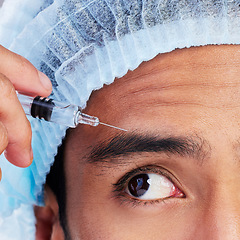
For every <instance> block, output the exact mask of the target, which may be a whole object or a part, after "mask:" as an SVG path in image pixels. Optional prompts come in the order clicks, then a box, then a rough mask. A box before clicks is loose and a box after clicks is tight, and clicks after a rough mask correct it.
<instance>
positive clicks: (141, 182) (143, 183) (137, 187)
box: [128, 174, 149, 197]
mask: <svg viewBox="0 0 240 240" xmlns="http://www.w3.org/2000/svg"><path fill="white" fill-rule="evenodd" d="M148 179H149V177H148V174H139V175H136V176H135V177H133V178H132V179H131V180H130V181H129V183H128V189H129V192H130V193H131V194H132V196H134V197H141V196H142V195H143V194H144V193H145V192H146V191H147V190H148V188H149V183H148V181H147V180H148Z"/></svg>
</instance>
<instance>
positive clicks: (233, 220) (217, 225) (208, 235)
mask: <svg viewBox="0 0 240 240" xmlns="http://www.w3.org/2000/svg"><path fill="white" fill-rule="evenodd" d="M239 187H240V182H239V181H238V182H236V181H234V180H228V181H224V180H223V181H221V183H219V184H218V185H217V186H216V187H215V189H214V190H213V192H212V194H211V196H210V197H209V198H208V200H209V201H208V200H207V201H208V203H207V204H206V209H205V211H204V212H205V214H204V218H203V219H204V223H203V225H204V228H205V230H206V231H203V232H205V234H204V235H205V239H212V240H213V239H221V240H228V239H229V240H230V239H231V240H235V239H240V191H239Z"/></svg>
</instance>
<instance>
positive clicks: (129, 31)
mask: <svg viewBox="0 0 240 240" xmlns="http://www.w3.org/2000/svg"><path fill="white" fill-rule="evenodd" d="M239 6H240V1H234V0H228V1H223V0H210V1H199V0H131V1H129V0H34V1H32V0H21V1H20V0H5V2H4V4H3V7H2V9H1V10H0V16H1V25H0V44H2V45H3V46H5V47H7V48H9V49H10V50H12V51H14V52H16V53H18V54H20V55H22V56H24V57H26V58H27V59H28V60H29V61H31V62H32V63H33V64H34V66H35V67H36V68H38V69H39V70H40V71H42V72H44V73H45V74H46V75H47V76H48V77H49V78H50V79H51V81H52V84H53V92H52V95H51V97H52V98H54V99H56V100H59V101H68V102H71V103H73V104H77V105H79V106H81V107H82V108H84V107H85V106H86V103H87V100H88V99H89V97H90V94H91V92H92V91H93V90H96V89H100V88H101V87H102V86H103V85H104V84H111V83H112V82H113V81H114V79H115V78H116V77H122V76H124V75H125V74H126V73H127V71H128V70H134V69H136V68H137V67H138V66H139V64H140V63H141V62H143V61H148V60H150V59H152V58H154V57H155V56H156V55H157V54H159V53H165V52H170V51H172V50H174V49H176V48H185V47H191V46H203V45H209V44H239V43H240V7H239ZM29 120H30V122H31V125H32V130H33V140H32V145H33V151H34V161H33V164H32V165H31V166H30V167H29V168H27V169H20V168H17V167H14V166H12V165H11V164H10V163H8V162H7V161H6V159H4V157H3V156H1V158H2V159H1V160H0V166H1V168H2V170H3V174H4V175H3V179H2V182H1V184H0V215H1V216H2V218H3V217H7V218H6V219H8V218H9V219H10V220H9V222H11V221H13V220H11V215H12V216H13V218H14V219H15V220H14V223H15V224H16V225H17V224H19V225H18V226H20V224H28V226H29V224H31V223H30V222H32V224H33V228H26V229H27V230H26V231H28V233H25V234H28V236H29V238H26V237H25V238H24V239H34V230H33V229H34V215H33V213H32V210H31V207H29V206H32V205H34V204H40V205H41V204H43V185H44V183H45V179H46V175H47V173H48V172H49V170H50V166H51V165H52V164H53V161H54V157H55V155H56V154H57V147H58V146H59V145H60V144H61V141H62V138H63V137H64V136H65V132H66V128H65V127H62V126H58V125H56V124H53V123H46V122H42V121H40V120H36V119H29ZM21 208H22V209H23V211H24V214H19V211H20V210H19V209H21ZM26 212H28V214H26ZM24 215H26V216H27V219H26V216H24ZM29 219H31V221H30V220H29ZM3 222H4V223H5V225H6V222H7V220H6V221H3ZM5 225H3V223H2V225H1V221H0V231H1V230H2V229H3V228H4V227H1V226H5ZM21 231H23V230H21ZM25 236H26V235H25ZM1 239H2V234H1ZM15 239H17V238H15Z"/></svg>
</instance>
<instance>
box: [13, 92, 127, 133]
mask: <svg viewBox="0 0 240 240" xmlns="http://www.w3.org/2000/svg"><path fill="white" fill-rule="evenodd" d="M17 95H18V99H19V101H20V103H21V104H22V107H23V110H24V112H25V113H26V114H27V115H30V116H32V117H34V118H39V119H44V120H45V121H49V122H54V123H57V124H60V125H64V126H67V127H72V128H75V127H76V126H77V125H78V124H79V123H80V124H87V125H90V126H94V127H96V126H98V125H99V124H102V125H105V126H108V127H111V128H115V129H118V130H122V131H127V130H125V129H122V128H119V127H115V126H112V125H109V124H106V123H102V122H100V121H99V119H98V118H97V117H93V116H89V115H87V114H85V113H82V109H81V108H80V107H79V106H77V105H73V104H68V103H62V102H58V101H55V100H53V99H50V98H45V97H40V96H38V97H35V98H34V97H30V96H26V95H23V94H20V93H17Z"/></svg>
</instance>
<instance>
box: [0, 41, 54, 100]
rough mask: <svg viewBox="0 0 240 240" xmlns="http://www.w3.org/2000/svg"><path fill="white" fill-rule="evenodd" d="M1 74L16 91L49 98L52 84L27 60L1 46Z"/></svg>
mask: <svg viewBox="0 0 240 240" xmlns="http://www.w3.org/2000/svg"><path fill="white" fill-rule="evenodd" d="M0 73H2V74H3V75H5V76H6V77H7V78H8V79H9V80H10V81H11V82H12V83H13V85H14V87H15V89H16V90H18V91H20V92H22V93H28V94H30V95H41V96H48V95H49V94H50V93H51V91H52V84H51V81H50V80H49V79H48V77H47V76H46V75H45V74H43V73H42V72H39V71H38V70H37V69H36V68H35V67H34V66H33V65H32V64H31V63H30V62H29V61H28V60H27V59H25V58H23V57H22V56H20V55H18V54H16V53H13V52H11V51H9V50H8V49H6V48H4V47H3V46H1V45H0Z"/></svg>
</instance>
